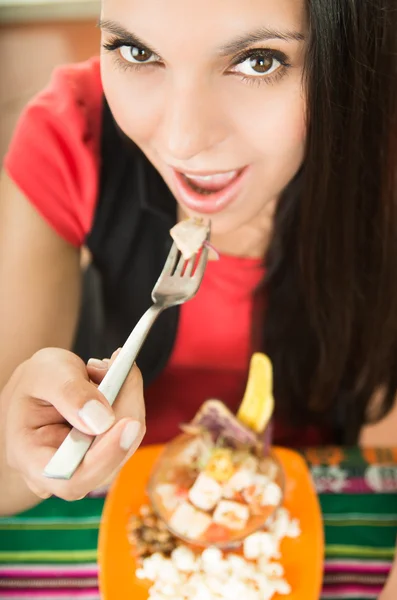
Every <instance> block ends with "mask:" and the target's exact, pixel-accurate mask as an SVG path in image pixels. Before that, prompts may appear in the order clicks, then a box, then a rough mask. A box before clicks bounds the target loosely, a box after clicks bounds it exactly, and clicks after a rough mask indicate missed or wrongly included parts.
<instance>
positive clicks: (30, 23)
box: [0, 0, 100, 164]
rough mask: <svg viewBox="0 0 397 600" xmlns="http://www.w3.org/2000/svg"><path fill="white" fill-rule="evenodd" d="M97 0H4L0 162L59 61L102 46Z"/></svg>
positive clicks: (0, 14) (0, 16)
mask: <svg viewBox="0 0 397 600" xmlns="http://www.w3.org/2000/svg"><path fill="white" fill-rule="evenodd" d="M99 6H100V2H99V0H64V1H62V2H61V1H60V0H0V164H1V162H2V159H3V157H4V154H5V152H6V150H7V146H8V144H9V141H10V138H11V135H12V131H13V129H14V127H15V123H16V121H17V119H18V115H19V114H20V112H21V110H22V109H23V107H24V106H25V104H26V103H27V101H28V100H29V99H30V98H31V97H32V96H33V95H34V94H36V93H37V92H38V91H39V90H41V89H42V88H43V87H44V86H45V85H46V83H47V82H48V80H49V78H50V75H51V72H52V70H53V69H54V67H56V66H57V65H60V64H62V63H67V62H74V61H81V60H84V59H86V58H89V57H90V56H94V55H95V54H98V52H99V31H98V29H97V28H96V21H97V19H98V16H99Z"/></svg>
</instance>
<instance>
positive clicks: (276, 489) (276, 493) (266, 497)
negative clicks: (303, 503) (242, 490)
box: [261, 481, 283, 506]
mask: <svg viewBox="0 0 397 600" xmlns="http://www.w3.org/2000/svg"><path fill="white" fill-rule="evenodd" d="M282 498H283V493H282V491H281V488H280V486H279V485H277V483H274V482H273V481H270V482H269V483H268V484H267V485H266V487H265V489H264V491H263V493H262V497H261V505H262V506H278V505H279V504H280V502H281V500H282Z"/></svg>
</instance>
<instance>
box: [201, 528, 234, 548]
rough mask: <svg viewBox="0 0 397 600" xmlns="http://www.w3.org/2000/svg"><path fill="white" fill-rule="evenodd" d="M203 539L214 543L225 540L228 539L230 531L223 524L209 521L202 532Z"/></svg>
mask: <svg viewBox="0 0 397 600" xmlns="http://www.w3.org/2000/svg"><path fill="white" fill-rule="evenodd" d="M203 537H204V540H205V541H207V542H210V543H213V544H215V543H216V542H227V541H228V540H229V539H230V531H229V529H228V528H227V527H225V526H224V525H218V524H217V523H211V525H210V526H209V527H208V529H206V531H205V533H204V536H203Z"/></svg>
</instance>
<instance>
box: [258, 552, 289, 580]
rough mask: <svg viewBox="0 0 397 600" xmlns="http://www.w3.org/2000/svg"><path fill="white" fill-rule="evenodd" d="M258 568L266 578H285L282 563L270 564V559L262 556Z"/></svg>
mask: <svg viewBox="0 0 397 600" xmlns="http://www.w3.org/2000/svg"><path fill="white" fill-rule="evenodd" d="M258 567H259V570H260V572H261V573H263V575H265V576H266V577H271V578H275V577H283V576H284V567H283V565H280V563H276V562H269V558H268V557H267V556H261V557H260V558H259V561H258Z"/></svg>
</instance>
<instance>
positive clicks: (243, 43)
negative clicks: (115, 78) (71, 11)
mask: <svg viewBox="0 0 397 600" xmlns="http://www.w3.org/2000/svg"><path fill="white" fill-rule="evenodd" d="M98 27H100V28H101V29H103V30H104V31H107V32H108V33H112V34H113V35H117V36H119V37H120V38H122V39H123V40H124V41H125V42H126V44H129V45H131V46H139V47H143V48H145V49H146V50H149V51H150V52H153V53H154V54H157V55H160V52H158V51H157V50H156V49H155V48H153V47H150V46H149V45H148V44H146V42H144V41H143V40H141V39H140V38H139V37H138V36H137V35H136V34H134V33H131V32H130V31H128V30H127V29H125V28H124V27H122V26H121V25H120V24H119V23H117V22H116V21H109V20H107V19H105V20H101V19H100V20H99V21H98ZM269 40H282V41H284V42H302V41H304V40H305V36H304V35H303V33H300V32H299V31H290V30H285V31H280V30H277V29H269V28H268V27H261V28H259V29H256V30H255V31H252V32H250V33H247V34H245V35H242V36H240V37H238V38H236V39H235V40H232V41H231V42H229V43H228V44H225V45H223V46H221V47H220V48H219V54H220V55H221V56H230V55H231V54H235V53H236V52H240V51H241V50H245V48H247V47H248V46H250V45H251V44H255V43H257V42H265V41H269Z"/></svg>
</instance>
